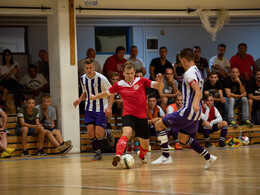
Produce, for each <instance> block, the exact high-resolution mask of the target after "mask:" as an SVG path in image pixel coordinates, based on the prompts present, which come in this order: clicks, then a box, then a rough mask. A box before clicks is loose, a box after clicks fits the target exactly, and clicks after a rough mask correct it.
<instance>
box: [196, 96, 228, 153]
mask: <svg viewBox="0 0 260 195" xmlns="http://www.w3.org/2000/svg"><path fill="white" fill-rule="evenodd" d="M205 103H206V104H205ZM205 103H204V104H203V106H202V107H201V108H202V116H201V119H202V120H201V121H200V124H199V132H201V133H203V135H204V138H205V147H206V148H209V147H212V144H211V143H210V141H209V134H210V133H213V132H215V131H218V130H220V129H221V131H220V139H219V146H220V147H224V146H226V144H225V139H226V135H227V130H228V123H227V122H226V121H223V119H222V117H221V115H220V113H219V111H218V109H217V108H216V107H214V106H213V103H214V99H213V96H212V95H211V94H207V95H205Z"/></svg>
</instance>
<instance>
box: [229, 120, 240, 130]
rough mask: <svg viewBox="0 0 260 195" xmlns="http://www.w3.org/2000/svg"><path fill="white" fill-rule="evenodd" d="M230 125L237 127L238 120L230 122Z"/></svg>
mask: <svg viewBox="0 0 260 195" xmlns="http://www.w3.org/2000/svg"><path fill="white" fill-rule="evenodd" d="M230 126H232V127H233V128H236V127H237V126H238V125H237V123H236V121H234V120H233V121H231V122H230Z"/></svg>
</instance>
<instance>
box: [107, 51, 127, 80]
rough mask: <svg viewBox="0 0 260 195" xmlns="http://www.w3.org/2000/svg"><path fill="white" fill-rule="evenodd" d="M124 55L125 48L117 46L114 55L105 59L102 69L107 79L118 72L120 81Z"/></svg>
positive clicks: (124, 60)
mask: <svg viewBox="0 0 260 195" xmlns="http://www.w3.org/2000/svg"><path fill="white" fill-rule="evenodd" d="M124 55H125V48H124V47H123V46H118V47H117V48H116V53H115V54H114V55H112V56H110V57H109V58H107V59H106V61H105V64H104V67H103V74H104V75H105V76H106V77H107V78H109V76H110V74H112V72H118V73H119V76H120V79H122V78H123V66H124V63H125V62H126V61H127V60H126V59H125V58H124Z"/></svg>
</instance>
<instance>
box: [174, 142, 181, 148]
mask: <svg viewBox="0 0 260 195" xmlns="http://www.w3.org/2000/svg"><path fill="white" fill-rule="evenodd" d="M174 147H175V150H182V149H183V147H182V146H181V144H180V143H179V142H178V143H176V144H175V146H174Z"/></svg>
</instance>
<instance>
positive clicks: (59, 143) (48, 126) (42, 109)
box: [35, 95, 73, 154]
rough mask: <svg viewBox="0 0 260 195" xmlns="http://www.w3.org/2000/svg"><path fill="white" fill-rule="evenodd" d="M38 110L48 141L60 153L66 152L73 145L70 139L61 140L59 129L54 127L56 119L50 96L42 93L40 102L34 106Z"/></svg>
mask: <svg viewBox="0 0 260 195" xmlns="http://www.w3.org/2000/svg"><path fill="white" fill-rule="evenodd" d="M35 108H37V109H38V111H39V120H40V122H41V124H43V126H44V133H45V135H46V136H47V137H48V138H49V140H50V142H51V143H52V144H53V145H54V146H55V147H57V148H58V149H59V151H60V152H61V153H62V154H67V153H68V152H69V151H70V150H71V149H72V147H73V145H71V141H70V140H68V141H66V142H64V141H63V138H62V135H61V131H60V130H59V129H57V128H56V127H55V121H56V119H57V116H56V109H55V108H54V107H52V106H51V96H50V95H44V96H43V97H42V103H41V104H39V105H37V106H35Z"/></svg>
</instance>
